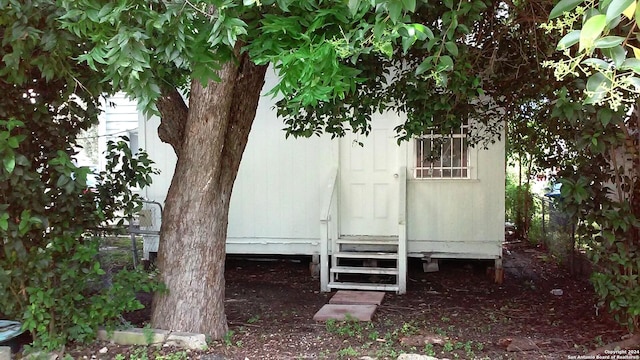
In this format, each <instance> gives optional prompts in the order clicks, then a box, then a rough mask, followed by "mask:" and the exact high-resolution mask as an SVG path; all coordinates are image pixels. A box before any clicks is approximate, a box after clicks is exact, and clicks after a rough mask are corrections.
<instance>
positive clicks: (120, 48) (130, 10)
mask: <svg viewBox="0 0 640 360" xmlns="http://www.w3.org/2000/svg"><path fill="white" fill-rule="evenodd" d="M60 4H61V5H62V6H63V7H64V9H65V11H66V14H65V15H64V16H62V17H61V21H62V26H63V28H64V29H68V30H69V31H70V32H71V33H73V34H75V35H77V36H82V37H84V38H86V39H88V41H89V43H90V44H91V45H92V48H91V49H90V50H89V51H87V52H85V53H83V54H81V55H80V56H78V59H79V60H80V61H81V62H82V63H83V64H87V66H89V67H91V68H93V69H96V70H101V71H103V72H104V78H105V80H108V81H110V82H111V83H113V85H114V86H115V87H116V88H117V89H122V90H124V91H126V92H127V93H128V94H129V95H130V96H132V97H134V98H136V99H137V100H138V101H139V104H140V107H141V108H142V109H144V110H145V111H147V112H151V113H157V108H156V105H155V103H156V101H157V100H158V99H159V98H160V97H161V96H162V95H163V94H168V93H169V92H170V91H171V90H172V89H174V88H178V89H182V90H184V91H185V92H186V93H188V92H189V86H190V80H191V79H195V80H199V81H200V82H201V83H203V84H207V83H208V82H209V81H219V80H221V79H220V78H219V77H218V74H217V71H218V70H219V69H221V68H222V67H223V66H224V65H225V64H226V63H228V62H230V61H235V60H236V59H238V58H239V57H242V56H245V55H248V56H249V57H250V58H251V59H252V61H253V62H254V63H256V64H268V63H270V64H272V65H273V67H274V68H275V70H276V72H277V74H278V77H279V82H278V83H277V85H276V86H275V87H274V88H273V89H270V90H271V91H270V94H273V95H274V96H281V97H282V100H281V101H279V102H278V113H279V114H280V115H281V116H282V117H284V120H285V125H286V132H287V136H288V135H294V136H312V135H314V134H319V133H321V132H327V133H331V134H333V135H334V136H342V135H344V133H345V131H349V130H352V131H356V132H360V133H368V131H369V125H368V121H369V120H370V119H371V116H372V115H373V114H374V113H375V112H377V111H384V110H395V111H397V112H398V113H404V114H407V116H408V120H407V122H406V123H405V124H402V125H400V126H399V127H398V128H397V132H398V136H399V138H400V139H402V140H407V139H410V138H411V137H412V136H414V135H420V134H423V133H424V132H425V131H427V130H431V129H436V130H438V131H442V132H445V133H446V132H449V131H450V130H451V129H452V128H456V127H458V126H459V124H460V122H461V121H462V120H463V119H466V118H467V117H468V116H469V113H478V111H479V109H484V110H486V108H487V107H488V106H489V105H488V104H485V103H484V102H483V101H482V100H481V99H480V98H479V96H481V95H483V94H484V91H483V90H482V79H481V77H480V72H481V71H479V70H478V69H475V68H473V66H472V63H474V62H476V60H474V57H477V56H480V55H479V54H474V52H476V51H477V48H476V47H475V45H477V43H475V44H474V43H473V42H469V41H467V40H465V39H466V38H467V37H469V36H472V30H471V29H473V28H476V27H477V26H478V25H477V23H479V22H484V23H485V24H487V25H486V27H487V29H486V31H488V32H491V31H493V30H490V29H488V27H490V26H491V25H490V24H493V22H494V20H495V18H496V17H497V16H498V15H496V9H497V5H495V4H489V3H488V2H486V1H483V0H474V1H459V2H453V1H445V2H443V3H427V2H416V1H414V0H403V1H395V0H381V1H376V2H373V1H361V0H352V1H337V0H331V1H324V2H318V1H315V0H295V1H292V0H288V1H285V0H266V1H252V0H247V1H243V2H242V3H237V2H233V1H231V0H216V1H187V2H170V3H167V2H165V1H159V0H153V1H148V0H123V1H119V2H117V3H109V2H107V3H104V2H102V1H98V0H81V1H77V0H73V1H72V0H65V1H61V2H60ZM489 5H491V6H492V7H490V6H489ZM114 24H117V26H114ZM470 44H473V46H472V45H470ZM487 45H488V44H487ZM491 46H493V43H492V44H491ZM469 53H472V54H471V55H470V54H469ZM485 115H489V114H485ZM474 118H475V119H476V120H477V121H479V122H482V123H489V122H491V120H492V119H490V118H489V117H488V116H475V117H474ZM495 126H496V125H495V124H494V125H492V126H489V127H485V128H484V129H483V131H484V132H486V134H484V135H483V136H484V138H489V139H491V138H492V137H493V136H495V135H497V134H499V133H500V132H499V128H498V127H495ZM478 133H481V132H480V131H478Z"/></svg>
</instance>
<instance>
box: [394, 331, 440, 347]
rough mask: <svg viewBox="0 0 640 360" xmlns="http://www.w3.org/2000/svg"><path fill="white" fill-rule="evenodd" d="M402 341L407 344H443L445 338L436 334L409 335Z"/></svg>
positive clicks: (401, 340)
mask: <svg viewBox="0 0 640 360" xmlns="http://www.w3.org/2000/svg"><path fill="white" fill-rule="evenodd" d="M400 343H401V344H402V345H406V346H425V345H427V344H432V345H443V344H444V343H445V338H443V337H442V336H439V335H435V334H422V335H420V334H419V335H409V336H405V337H403V338H401V339H400Z"/></svg>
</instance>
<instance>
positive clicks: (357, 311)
mask: <svg viewBox="0 0 640 360" xmlns="http://www.w3.org/2000/svg"><path fill="white" fill-rule="evenodd" d="M376 307H377V306H376V305H349V304H346V305H345V304H326V305H324V306H323V307H322V308H320V310H318V312H317V313H316V314H315V315H314V316H313V320H315V321H327V320H329V319H335V320H340V321H342V320H347V318H348V317H350V318H352V319H355V320H359V321H371V318H372V317H373V313H374V312H375V311H376Z"/></svg>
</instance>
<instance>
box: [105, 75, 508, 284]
mask: <svg viewBox="0 0 640 360" xmlns="http://www.w3.org/2000/svg"><path fill="white" fill-rule="evenodd" d="M274 81H275V75H273V74H272V77H271V78H268V80H267V84H266V85H265V92H266V91H267V90H268V89H270V88H271V86H272V84H273V83H274ZM131 106H132V104H131ZM273 106H274V100H272V99H271V98H269V97H264V98H263V99H262V100H261V101H260V103H259V106H258V111H257V115H256V119H255V122H254V125H253V127H252V130H251V134H250V137H249V142H248V145H247V149H246V151H245V153H244V157H243V160H242V163H241V166H240V170H239V173H238V177H237V180H236V183H235V186H234V190H233V196H232V199H231V205H230V213H229V228H228V237H227V253H230V254H282V255H311V256H313V259H314V261H315V262H316V263H318V264H319V266H320V269H321V271H320V273H321V288H322V290H325V291H328V290H331V289H338V288H349V289H376V290H389V291H397V292H399V293H403V292H405V290H406V265H407V257H418V258H422V259H424V261H425V262H427V263H429V264H431V265H435V264H437V263H436V261H437V259H443V258H472V259H493V260H495V261H496V268H497V269H501V256H502V242H503V239H504V206H505V204H504V184H505V174H504V168H505V166H504V161H505V156H504V143H503V142H497V143H496V144H494V145H492V146H491V148H489V149H488V150H480V149H476V148H468V147H466V141H465V139H466V128H465V127H462V128H461V129H460V130H459V131H457V132H456V133H455V134H452V136H451V137H450V138H447V139H445V140H444V144H443V146H442V148H441V149H440V150H439V151H437V152H438V155H439V156H436V159H432V158H430V156H429V154H430V151H431V150H432V148H433V146H434V141H433V138H435V137H437V136H436V135H433V136H429V135H427V136H425V137H424V138H423V139H415V140H413V141H410V142H404V143H402V144H400V145H398V144H397V142H396V139H395V134H394V131H393V128H394V127H395V126H396V125H397V124H399V123H400V122H402V118H400V117H399V116H398V115H396V114H393V113H386V114H382V115H381V114H378V115H377V116H375V117H374V119H373V121H372V131H371V133H370V135H369V136H368V137H364V136H361V135H354V134H349V135H347V136H346V137H344V138H342V139H334V140H331V139H330V137H329V136H321V137H313V138H310V139H293V138H289V139H285V133H284V131H282V127H283V123H282V120H281V119H279V118H277V116H276V113H275V110H274V109H273ZM118 107H120V108H121V109H122V110H120V115H118V114H117V113H112V114H109V110H108V111H107V119H106V120H107V121H106V122H107V124H106V125H105V126H107V127H108V126H109V125H108V123H109V122H110V121H113V120H110V119H115V118H118V117H119V116H125V115H124V114H125V113H126V114H127V115H126V116H127V117H128V118H130V119H133V118H134V116H133V115H132V114H131V113H130V110H125V109H132V108H131V107H129V105H122V104H121V105H120V106H118ZM118 107H116V109H117V108H118ZM135 118H136V119H139V122H138V137H137V139H138V141H139V145H140V147H142V148H144V149H146V150H147V152H148V153H149V155H150V157H151V159H153V160H154V161H155V162H156V165H157V167H158V168H159V169H160V170H161V174H160V175H159V176H157V177H156V178H154V182H153V185H152V186H151V187H150V188H148V189H145V190H144V194H143V196H145V197H146V198H147V199H149V200H151V201H157V202H158V203H160V204H163V203H164V200H165V197H166V194H167V190H168V188H169V184H170V182H171V178H172V174H173V171H174V167H175V161H176V157H175V154H174V152H173V149H172V148H171V146H169V145H168V144H164V143H162V142H161V141H160V140H159V138H158V136H157V127H158V125H159V119H158V118H155V117H152V118H151V119H148V120H145V119H143V118H142V117H141V116H138V117H135ZM131 131H132V130H131ZM360 144H362V146H361V145H360ZM431 160H432V161H431ZM148 225H149V226H152V225H151V224H148ZM153 226H155V227H158V226H159V225H158V224H153ZM153 249H155V248H154V247H149V246H147V250H148V251H149V250H153ZM430 267H433V266H430Z"/></svg>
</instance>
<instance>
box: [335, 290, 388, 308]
mask: <svg viewBox="0 0 640 360" xmlns="http://www.w3.org/2000/svg"><path fill="white" fill-rule="evenodd" d="M382 299H384V292H381V291H351V290H339V291H338V292H336V294H335V295H333V297H332V298H331V299H330V300H329V304H352V305H380V304H382Z"/></svg>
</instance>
